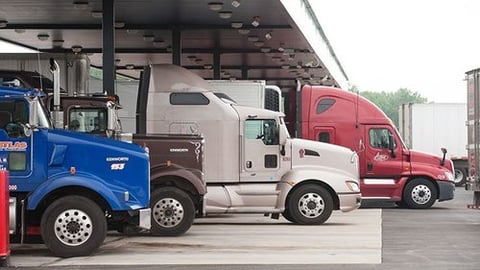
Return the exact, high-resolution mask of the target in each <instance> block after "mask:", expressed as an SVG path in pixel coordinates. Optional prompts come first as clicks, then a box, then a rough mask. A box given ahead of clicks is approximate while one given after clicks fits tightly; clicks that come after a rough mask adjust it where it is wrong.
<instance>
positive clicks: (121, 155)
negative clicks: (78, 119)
mask: <svg viewBox="0 0 480 270" xmlns="http://www.w3.org/2000/svg"><path fill="white" fill-rule="evenodd" d="M43 97H44V93H42V92H40V91H37V90H28V89H21V88H10V87H0V166H1V167H2V168H3V169H6V170H8V171H9V175H10V185H9V190H10V197H11V200H10V224H11V225H10V230H11V235H12V241H13V242H16V241H21V242H22V241H27V239H29V238H30V237H35V236H39V235H40V236H41V237H42V239H43V241H44V243H45V244H46V246H47V247H48V248H49V249H50V250H51V251H52V252H53V253H54V254H55V255H57V256H60V257H71V256H85V255H88V254H91V253H92V252H94V251H95V250H96V249H97V248H98V247H99V246H100V245H101V243H102V242H103V240H104V239H105V236H106V231H107V229H114V228H121V227H123V226H124V225H127V224H131V225H138V226H140V227H142V228H150V219H149V217H150V209H149V208H148V204H149V198H150V196H149V191H150V185H149V172H148V166H149V157H148V154H147V152H146V151H145V149H143V148H142V147H140V146H137V145H132V144H128V143H124V142H120V141H114V140H109V139H106V138H100V137H94V136H89V135H85V134H81V133H74V132H70V131H65V130H59V129H53V128H52V124H51V122H50V119H49V117H48V113H47V110H46V108H45V107H44V105H43V102H42V100H43ZM137 170H138V171H137Z"/></svg>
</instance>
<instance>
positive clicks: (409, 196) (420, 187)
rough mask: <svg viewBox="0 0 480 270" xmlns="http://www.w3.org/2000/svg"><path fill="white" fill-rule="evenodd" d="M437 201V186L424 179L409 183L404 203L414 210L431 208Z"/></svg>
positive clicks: (404, 193)
mask: <svg viewBox="0 0 480 270" xmlns="http://www.w3.org/2000/svg"><path fill="white" fill-rule="evenodd" d="M436 199H437V188H436V187H435V185H434V184H433V183H432V182H430V181H428V180H426V179H423V178H418V179H414V180H412V181H410V182H408V183H407V185H406V186H405V190H404V191H403V202H404V203H405V204H406V205H407V206H408V207H409V208H414V209H425V208H429V207H431V206H432V205H433V204H434V203H435V200H436Z"/></svg>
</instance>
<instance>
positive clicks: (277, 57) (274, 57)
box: [272, 56, 282, 62]
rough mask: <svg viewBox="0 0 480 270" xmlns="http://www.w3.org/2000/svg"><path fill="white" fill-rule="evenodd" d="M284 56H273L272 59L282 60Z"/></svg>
mask: <svg viewBox="0 0 480 270" xmlns="http://www.w3.org/2000/svg"><path fill="white" fill-rule="evenodd" d="M281 59H282V58H281V57H280V56H272V61H274V62H275V61H280V60H281Z"/></svg>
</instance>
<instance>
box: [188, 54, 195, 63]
mask: <svg viewBox="0 0 480 270" xmlns="http://www.w3.org/2000/svg"><path fill="white" fill-rule="evenodd" d="M187 59H188V60H190V61H192V62H193V61H195V59H197V57H196V56H195V55H189V56H187Z"/></svg>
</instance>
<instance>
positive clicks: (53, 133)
mask: <svg viewBox="0 0 480 270" xmlns="http://www.w3.org/2000/svg"><path fill="white" fill-rule="evenodd" d="M39 132H46V133H48V146H47V149H46V152H47V157H46V158H47V161H48V173H49V175H50V176H53V175H57V174H58V175H61V174H70V175H73V176H75V175H76V176H79V177H82V178H84V179H92V178H93V179H97V180H98V181H101V182H103V183H104V184H105V185H106V186H107V187H110V188H112V190H114V193H118V194H120V195H119V196H124V195H123V193H125V191H128V192H129V193H130V196H131V199H130V200H131V201H132V202H134V201H135V200H137V202H138V203H139V204H142V205H148V199H149V193H150V188H149V187H150V185H149V179H150V171H149V165H150V164H149V156H148V154H147V152H146V151H145V149H143V148H142V147H140V146H138V145H135V144H131V143H126V142H121V141H117V140H113V139H107V138H103V137H99V136H91V135H86V134H83V133H79V132H73V131H67V130H60V129H54V130H44V129H42V130H40V131H39ZM132 196H134V198H132ZM122 200H123V197H122Z"/></svg>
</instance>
